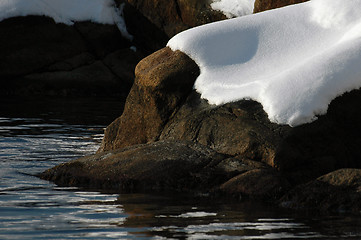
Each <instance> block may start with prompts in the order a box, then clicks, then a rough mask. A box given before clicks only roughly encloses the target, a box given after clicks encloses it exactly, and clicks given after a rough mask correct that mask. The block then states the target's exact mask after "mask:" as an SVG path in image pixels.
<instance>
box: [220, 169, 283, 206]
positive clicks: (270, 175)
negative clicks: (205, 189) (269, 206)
mask: <svg viewBox="0 0 361 240" xmlns="http://www.w3.org/2000/svg"><path fill="white" fill-rule="evenodd" d="M289 188H290V184H289V183H288V181H287V180H286V179H285V178H284V177H282V176H281V174H280V173H279V172H277V171H276V170H274V169H271V168H268V169H254V170H250V171H247V172H245V173H242V174H239V175H237V176H235V177H233V178H231V179H230V180H228V181H227V182H225V183H224V184H222V185H221V186H220V190H221V191H222V192H224V193H226V194H231V195H234V196H238V198H241V199H242V198H244V197H251V198H256V199H262V200H266V201H274V200H275V199H279V197H281V196H282V195H283V194H284V193H285V191H286V190H288V189H289Z"/></svg>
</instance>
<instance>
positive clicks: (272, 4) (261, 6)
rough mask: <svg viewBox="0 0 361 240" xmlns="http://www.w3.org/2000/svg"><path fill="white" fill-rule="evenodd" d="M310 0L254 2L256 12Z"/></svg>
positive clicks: (261, 0)
mask: <svg viewBox="0 0 361 240" xmlns="http://www.w3.org/2000/svg"><path fill="white" fill-rule="evenodd" d="M307 1H308V0H256V1H255V3H254V9H253V12H254V13H258V12H263V11H266V10H270V9H275V8H280V7H284V6H287V5H292V4H297V3H302V2H307Z"/></svg>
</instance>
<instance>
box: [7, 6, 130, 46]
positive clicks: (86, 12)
mask: <svg viewBox="0 0 361 240" xmlns="http://www.w3.org/2000/svg"><path fill="white" fill-rule="evenodd" d="M122 7H123V6H122V5H121V7H120V9H117V8H116V7H115V4H114V2H113V0H0V21H2V20H4V19H7V18H11V17H17V16H28V15H40V16H48V17H51V18H53V19H54V21H55V22H57V23H64V24H67V25H72V24H73V23H74V22H77V21H92V22H96V23H101V24H116V25H117V26H118V28H119V30H120V32H121V33H122V35H123V36H124V37H126V38H128V39H129V40H131V39H132V36H131V35H130V34H129V33H128V32H127V30H126V26H125V22H124V19H123V17H122V14H123V13H122Z"/></svg>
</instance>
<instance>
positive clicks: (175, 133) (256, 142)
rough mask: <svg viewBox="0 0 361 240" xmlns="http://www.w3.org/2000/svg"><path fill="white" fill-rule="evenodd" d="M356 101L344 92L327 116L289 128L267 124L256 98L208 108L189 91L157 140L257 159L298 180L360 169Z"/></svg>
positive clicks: (357, 97)
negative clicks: (184, 143) (355, 168)
mask: <svg viewBox="0 0 361 240" xmlns="http://www.w3.org/2000/svg"><path fill="white" fill-rule="evenodd" d="M360 100H361V92H360V91H353V92H351V93H347V94H344V95H343V96H342V97H338V98H337V99H335V100H334V101H332V103H331V104H330V107H329V110H328V113H327V115H324V116H320V117H319V119H318V120H317V121H315V122H313V123H311V124H305V125H302V126H299V127H294V128H291V127H289V126H286V125H277V124H274V123H271V122H270V121H269V120H268V118H267V115H266V113H265V112H264V111H263V109H262V106H261V105H260V104H259V103H257V102H254V101H249V100H241V101H238V102H233V103H228V104H225V105H222V106H212V105H209V104H208V103H207V102H206V101H205V100H202V99H200V96H199V94H197V93H194V92H193V93H192V94H190V96H189V97H188V98H187V100H186V101H185V103H184V104H183V105H182V107H181V108H180V109H179V110H178V111H177V113H176V114H175V115H174V116H173V117H172V119H170V121H168V122H167V124H166V125H165V127H164V129H163V131H162V133H161V135H160V139H161V140H173V141H174V140H177V141H179V140H185V141H193V142H196V143H200V144H203V145H206V146H209V147H211V148H212V149H214V150H216V151H218V152H220V153H223V154H228V155H232V156H237V155H239V156H242V157H243V158H247V159H250V160H254V161H261V162H264V163H267V164H268V165H269V166H272V167H274V168H276V169H278V170H280V171H281V172H282V173H283V174H285V175H286V176H287V177H288V179H289V180H290V181H291V182H293V183H300V182H305V181H309V180H311V179H312V178H316V177H319V176H321V175H323V174H326V173H328V172H330V171H334V170H336V169H338V168H342V167H361V162H360V161H359V159H360V157H361V152H360V150H359V147H358V146H359V144H361V139H360V138H359V137H358V135H359V133H360V132H361V125H360V123H359V121H358V119H361V113H360V110H359V108H358V107H356V106H355V103H357V102H358V101H360Z"/></svg>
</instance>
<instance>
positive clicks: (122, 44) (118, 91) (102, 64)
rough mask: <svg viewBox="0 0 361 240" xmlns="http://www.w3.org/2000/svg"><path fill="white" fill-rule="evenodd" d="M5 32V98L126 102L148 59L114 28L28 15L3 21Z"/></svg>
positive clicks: (0, 67) (0, 38)
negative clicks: (86, 97)
mask: <svg viewBox="0 0 361 240" xmlns="http://www.w3.org/2000/svg"><path fill="white" fill-rule="evenodd" d="M0 32H1V35H0V58H1V59H2V60H1V62H0V79H1V85H2V87H1V90H0V94H2V95H104V96H108V95H109V94H111V95H121V96H123V97H125V96H126V95H127V94H128V92H129V89H130V86H131V84H132V81H133V78H134V68H135V65H136V64H137V63H138V61H139V60H140V59H142V58H143V57H144V54H143V53H142V52H139V51H138V52H134V51H131V50H130V49H129V48H130V47H131V46H132V45H131V43H130V42H129V41H128V40H126V39H124V38H123V37H122V36H121V34H120V32H119V30H118V29H117V27H116V26H114V25H104V24H96V23H91V22H78V23H75V24H74V25H72V26H68V25H65V24H57V23H55V22H54V21H53V20H52V19H51V18H47V17H42V16H27V17H16V18H10V19H5V20H3V21H1V22H0ZM120 57H121V58H120ZM124 62H126V63H127V64H124Z"/></svg>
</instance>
